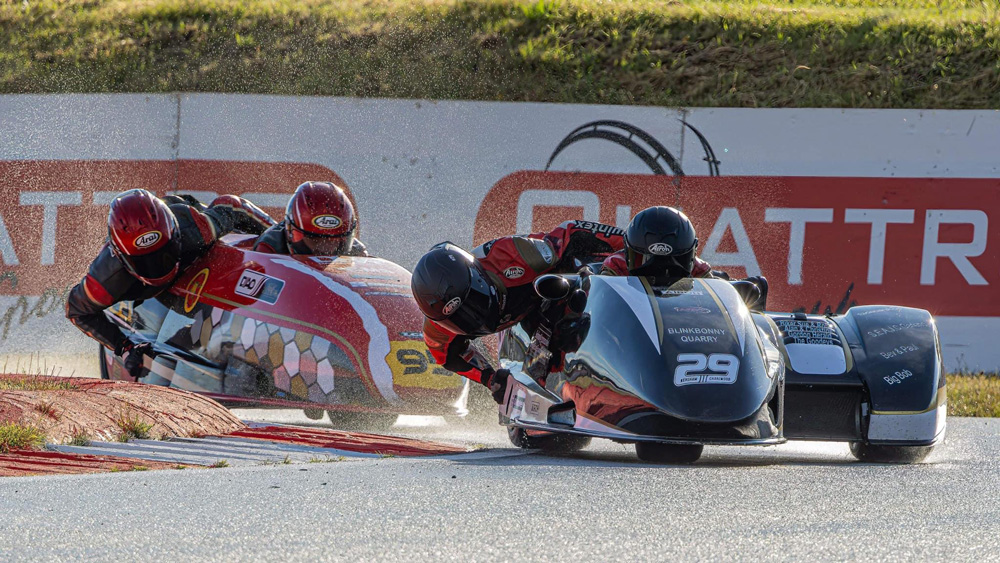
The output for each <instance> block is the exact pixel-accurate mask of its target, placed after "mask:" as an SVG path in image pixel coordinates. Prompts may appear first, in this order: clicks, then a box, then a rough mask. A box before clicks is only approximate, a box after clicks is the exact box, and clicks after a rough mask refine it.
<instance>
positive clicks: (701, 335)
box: [667, 327, 726, 343]
mask: <svg viewBox="0 0 1000 563" xmlns="http://www.w3.org/2000/svg"><path fill="white" fill-rule="evenodd" d="M667 334H672V335H676V336H678V337H679V340H680V341H681V342H708V343H712V342H718V341H719V336H722V335H724V334H726V331H725V329H721V328H701V327H680V328H674V327H667Z"/></svg>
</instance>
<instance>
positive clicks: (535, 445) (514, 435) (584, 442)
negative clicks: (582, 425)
mask: <svg viewBox="0 0 1000 563" xmlns="http://www.w3.org/2000/svg"><path fill="white" fill-rule="evenodd" d="M507 437H508V438H510V443H511V444H514V445H515V446H517V447H519V448H522V449H525V450H542V451H543V452H546V453H552V454H569V453H573V452H578V451H580V450H582V449H583V448H586V447H587V446H589V445H590V436H580V435H579V434H550V435H548V436H529V435H528V433H527V431H525V430H524V428H517V427H514V426H508V427H507Z"/></svg>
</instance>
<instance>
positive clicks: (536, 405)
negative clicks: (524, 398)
mask: <svg viewBox="0 0 1000 563" xmlns="http://www.w3.org/2000/svg"><path fill="white" fill-rule="evenodd" d="M541 408H542V404H541V402H540V401H539V400H538V399H532V400H531V408H529V409H528V412H530V413H531V414H538V411H539V410H541Z"/></svg>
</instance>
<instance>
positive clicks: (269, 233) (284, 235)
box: [253, 221, 369, 256]
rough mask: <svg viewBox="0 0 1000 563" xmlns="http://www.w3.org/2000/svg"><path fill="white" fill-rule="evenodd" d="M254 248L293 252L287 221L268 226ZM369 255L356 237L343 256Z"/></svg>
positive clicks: (259, 250)
mask: <svg viewBox="0 0 1000 563" xmlns="http://www.w3.org/2000/svg"><path fill="white" fill-rule="evenodd" d="M253 249H254V250H256V251H257V252H266V253H268V254H291V253H292V252H291V251H290V249H289V248H288V232H287V229H286V228H285V222H284V221H282V222H280V223H278V224H277V225H274V226H272V227H268V229H267V230H266V231H264V233H263V234H262V235H260V236H259V237H257V241H256V242H254V244H253ZM368 255H369V254H368V249H367V248H366V247H365V245H364V244H361V241H360V240H358V239H354V241H353V243H352V244H351V249H350V251H348V252H345V253H344V254H343V256H368Z"/></svg>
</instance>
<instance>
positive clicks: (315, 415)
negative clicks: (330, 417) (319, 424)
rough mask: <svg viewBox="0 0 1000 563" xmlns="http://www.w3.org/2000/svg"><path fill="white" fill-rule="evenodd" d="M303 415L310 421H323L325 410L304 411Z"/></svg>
mask: <svg viewBox="0 0 1000 563" xmlns="http://www.w3.org/2000/svg"><path fill="white" fill-rule="evenodd" d="M302 414H304V415H306V418H308V419H309V420H323V409H302Z"/></svg>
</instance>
